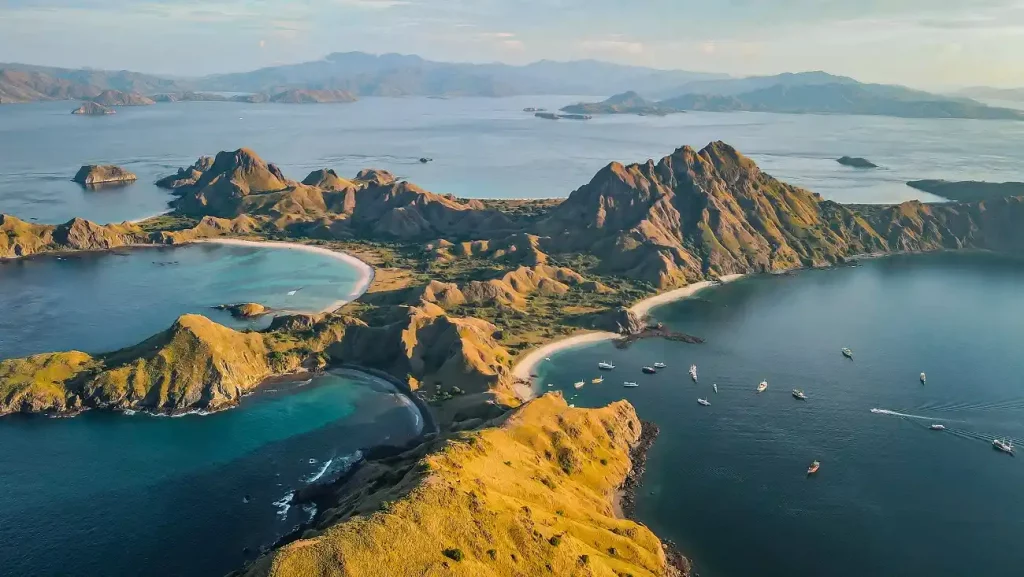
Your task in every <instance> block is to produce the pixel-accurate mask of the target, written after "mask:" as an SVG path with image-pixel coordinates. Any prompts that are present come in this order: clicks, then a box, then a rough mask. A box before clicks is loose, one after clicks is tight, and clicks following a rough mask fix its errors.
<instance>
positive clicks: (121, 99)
mask: <svg viewBox="0 0 1024 577" xmlns="http://www.w3.org/2000/svg"><path fill="white" fill-rule="evenodd" d="M92 101H93V102H95V103H96V104H100V105H103V106H149V105H150V104H155V102H154V101H153V99H151V98H148V97H146V96H143V95H141V94H139V93H137V92H121V91H120V90H104V91H103V92H100V93H99V94H98V95H97V96H95V97H93V98H92Z"/></svg>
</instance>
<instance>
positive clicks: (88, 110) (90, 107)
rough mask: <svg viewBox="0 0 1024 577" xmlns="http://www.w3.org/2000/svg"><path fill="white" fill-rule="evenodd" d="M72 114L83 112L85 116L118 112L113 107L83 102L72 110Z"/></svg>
mask: <svg viewBox="0 0 1024 577" xmlns="http://www.w3.org/2000/svg"><path fill="white" fill-rule="evenodd" d="M71 114H81V115H84V116H103V115H106V114H116V113H115V112H114V111H113V110H112V109H110V108H107V107H106V106H103V105H102V104H97V103H95V102H83V103H82V105H81V106H79V107H78V108H76V109H74V110H72V111H71Z"/></svg>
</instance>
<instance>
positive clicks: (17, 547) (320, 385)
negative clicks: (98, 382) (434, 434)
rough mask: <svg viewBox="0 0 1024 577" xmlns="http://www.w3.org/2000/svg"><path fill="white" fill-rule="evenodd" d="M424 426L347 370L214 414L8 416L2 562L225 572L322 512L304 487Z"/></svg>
mask: <svg viewBox="0 0 1024 577" xmlns="http://www.w3.org/2000/svg"><path fill="white" fill-rule="evenodd" d="M420 428H421V421H420V418H419V415H418V412H416V410H415V409H413V408H410V407H409V405H408V404H407V402H404V401H403V398H402V397H399V396H397V395H394V394H392V389H391V387H390V386H389V385H387V384H385V383H382V382H379V381H375V380H373V379H370V378H368V377H365V376H361V375H359V374H356V373H345V372H342V373H337V374H327V375H325V376H322V377H318V378H317V379H315V380H314V381H313V382H311V383H309V384H307V385H305V386H301V387H299V388H294V387H291V388H282V389H281V390H279V391H268V392H264V393H261V394H259V395H256V396H253V397H249V398H248V399H246V400H244V401H243V403H242V406H241V407H239V408H237V409H233V410H230V411H225V412H221V413H216V414H213V415H207V416H198V415H187V416H184V417H175V418H168V417H151V416H146V415H142V414H137V415H132V416H127V415H118V414H108V413H86V414H84V415H81V416H79V417H76V418H73V419H47V418H42V417H38V418H34V417H22V416H13V417H8V418H4V419H0V441H2V442H0V471H2V474H0V519H2V520H3V522H0V559H3V567H2V569H0V573H2V574H4V575H41V576H42V575H45V576H50V575H52V576H57V575H108V576H120V575H124V576H128V575H156V576H168V577H170V576H179V575H222V574H224V573H227V572H228V571H231V570H233V569H236V568H238V567H240V566H241V565H242V563H243V562H244V561H245V560H246V559H251V558H252V557H254V556H255V554H256V552H258V551H259V548H260V547H262V546H265V545H267V544H269V543H271V542H273V541H274V540H275V539H277V538H278V537H280V536H282V535H284V534H285V533H287V532H289V531H290V530H291V529H292V528H293V527H295V526H296V524H298V523H300V522H303V521H305V520H307V519H308V518H309V515H310V513H311V511H309V510H303V509H302V508H299V507H291V508H285V507H283V506H282V505H281V500H282V499H284V498H286V496H287V495H288V493H289V492H290V491H291V490H292V489H294V488H296V487H299V486H302V485H304V484H306V483H307V482H308V481H310V480H311V479H315V478H317V477H318V476H320V478H326V479H330V478H332V477H334V476H336V475H338V474H340V473H341V472H342V471H343V470H344V469H345V468H346V467H347V466H348V464H349V463H351V462H353V461H354V460H355V457H354V454H355V452H356V451H358V450H359V449H361V448H366V447H370V446H375V445H379V444H388V443H390V444H401V443H404V442H406V441H408V440H410V439H411V438H412V437H413V436H415V435H416V434H417V433H418V432H419V430H420ZM246 498H248V502H245V501H246Z"/></svg>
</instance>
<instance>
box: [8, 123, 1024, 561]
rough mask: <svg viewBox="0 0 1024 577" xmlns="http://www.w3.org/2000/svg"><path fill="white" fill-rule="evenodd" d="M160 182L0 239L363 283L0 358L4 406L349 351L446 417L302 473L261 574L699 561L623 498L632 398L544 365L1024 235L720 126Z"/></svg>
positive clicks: (123, 397)
mask: <svg viewBox="0 0 1024 577" xmlns="http://www.w3.org/2000/svg"><path fill="white" fill-rule="evenodd" d="M160 184H161V186H164V187H165V188H167V189H169V190H170V191H171V193H172V195H173V197H174V198H173V200H172V201H171V207H172V212H171V213H169V214H166V215H162V216H159V217H155V218H152V219H149V220H146V221H142V222H139V223H122V224H116V225H111V224H108V225H99V224H95V223H91V222H89V221H85V220H82V219H73V220H71V221H68V222H67V223H63V224H57V225H48V224H34V223H29V222H26V221H23V220H20V219H17V218H15V217H13V216H9V215H2V216H0V258H24V257H26V256H31V255H39V254H45V253H59V252H68V251H80V250H108V249H112V248H117V247H125V246H138V247H142V246H167V245H180V244H184V243H190V242H198V241H210V240H216V239H242V240H251V241H261V242H273V241H282V240H287V241H289V242H292V243H301V244H303V245H308V246H309V247H311V248H315V249H318V250H330V251H340V252H344V253H346V254H349V255H352V256H354V257H356V258H358V259H360V260H362V261H363V262H365V263H367V264H368V265H369V266H372V267H373V269H374V275H373V280H372V284H370V286H369V289H368V290H367V292H366V293H365V294H364V295H363V296H362V297H360V298H359V299H357V300H356V301H355V302H352V303H349V304H347V305H345V306H342V307H341V308H338V309H336V310H333V311H330V312H326V313H322V314H315V315H311V314H303V315H279V316H277V317H276V318H274V319H273V321H272V322H271V324H270V326H269V327H268V328H266V329H264V330H259V331H254V330H246V331H237V330H234V329H232V328H229V327H225V326H222V325H220V324H218V323H215V322H213V321H212V320H210V319H208V318H206V317H204V316H200V315H183V316H182V317H180V318H178V319H177V320H176V321H175V322H174V323H173V324H172V325H171V326H170V327H169V328H167V329H166V330H164V331H162V332H159V333H157V334H155V335H154V336H152V337H150V338H149V339H147V340H145V341H143V342H142V343H139V344H138V345H135V346H130V347H126V348H124V349H122V350H119V351H113V352H109V353H102V354H88V353H83V352H80V351H57V352H51V353H43V354H39V355H33V356H30V357H25V358H20V359H7V360H3V361H0V414H8V413H17V412H20V413H43V414H50V415H64V416H70V415H74V414H77V413H79V412H82V411H86V410H114V411H127V410H131V411H147V412H152V413H159V414H177V413H181V412H184V411H190V410H197V409H198V410H204V411H215V410H226V409H230V408H231V407H233V406H235V405H237V404H238V402H239V400H240V399H241V398H242V397H243V396H245V395H248V394H252V393H254V392H255V391H258V390H259V386H260V384H261V383H264V382H266V379H268V378H272V377H275V376H280V375H286V374H308V373H315V372H316V371H319V370H323V369H325V368H332V367H348V368H355V369H358V370H363V371H368V372H372V374H374V375H380V376H381V377H382V378H386V379H388V380H389V381H390V382H392V383H394V384H395V386H396V387H398V388H399V390H400V391H401V392H402V394H403V395H405V396H407V397H408V398H409V399H410V401H411V402H414V403H417V406H420V407H423V409H422V410H423V411H424V415H426V416H425V417H424V418H425V419H427V418H429V419H430V421H431V423H432V426H431V427H429V430H428V432H427V433H426V434H425V435H424V436H423V437H422V438H420V439H417V440H416V442H415V443H413V444H411V445H408V446H401V447H384V448H374V449H368V450H367V452H366V456H365V458H364V459H363V460H362V461H361V462H360V463H359V464H358V466H356V467H354V468H353V469H351V470H350V471H349V472H348V473H346V474H345V475H344V476H342V477H340V478H338V479H335V480H331V481H329V482H325V483H323V484H316V483H314V484H312V485H309V486H306V487H302V488H300V489H299V490H297V491H296V492H295V496H294V498H293V500H294V501H295V502H296V503H301V504H312V505H316V513H315V515H314V516H313V518H312V519H311V520H310V521H309V522H308V523H306V524H304V525H302V526H300V527H299V528H297V529H296V531H295V532H294V533H292V534H290V535H289V536H288V537H286V538H285V539H283V540H282V541H281V542H279V543H277V544H276V545H275V546H274V547H272V548H269V549H268V550H266V551H265V552H263V553H262V554H261V555H260V556H259V558H257V559H255V560H254V561H252V562H251V563H250V564H248V565H247V566H245V567H243V568H240V569H239V571H238V572H237V573H236V574H235V575H238V576H242V575H245V576H251V577H263V576H274V577H291V576H298V575H321V574H339V575H344V574H353V573H355V574H360V573H371V574H380V567H381V563H386V564H387V565H386V566H387V570H388V571H390V572H391V574H396V575H411V574H425V573H430V572H431V571H434V570H437V568H438V567H442V566H445V565H444V564H447V565H446V566H447V567H448V568H449V569H451V570H452V571H453V572H456V573H458V574H466V575H469V574H477V573H474V571H476V572H479V571H480V570H482V569H480V568H486V570H487V571H489V572H491V573H494V574H505V573H507V574H523V575H542V574H547V573H553V574H572V573H573V572H574V571H577V570H578V568H581V567H585V568H586V570H587V571H588V572H592V573H593V574H603V575H616V574H618V575H622V574H634V575H663V576H670V575H685V574H686V572H687V571H688V569H689V565H688V562H687V561H686V560H685V558H683V557H682V556H680V555H679V554H678V553H677V552H675V551H674V549H673V548H672V547H671V546H670V545H668V544H667V543H664V542H662V541H661V540H660V539H659V538H658V537H657V536H656V535H655V534H654V533H652V532H651V531H650V530H649V529H647V528H646V527H644V526H643V525H641V524H638V523H637V522H635V521H634V520H631V518H630V517H631V515H632V507H631V505H630V504H631V503H632V495H631V491H633V490H635V488H636V479H637V478H638V477H639V475H640V474H641V473H642V467H643V459H644V451H645V450H646V448H648V447H649V446H650V445H651V443H652V442H653V440H654V437H655V435H656V433H657V430H656V428H654V427H653V425H650V424H647V423H643V422H641V421H639V420H638V418H637V416H636V413H635V411H634V410H633V408H632V407H631V406H630V405H629V404H628V403H626V402H618V403H613V404H611V405H609V406H607V407H604V408H596V409H582V408H579V409H577V408H573V407H571V406H569V405H568V404H567V403H566V401H565V399H563V398H562V397H561V395H559V394H547V395H543V396H539V397H538V396H537V395H536V393H535V388H534V383H532V382H531V379H530V374H531V373H532V369H533V367H534V366H535V363H536V362H537V361H538V360H542V359H543V358H544V356H545V355H549V354H551V353H552V352H553V351H555V350H558V348H560V347H565V346H571V345H573V344H574V343H581V342H594V341H598V340H605V339H624V340H625V342H624V346H626V345H628V344H629V342H632V340H635V339H637V338H671V339H676V340H681V341H684V342H688V343H694V344H693V346H701V345H700V344H699V343H700V342H701V339H700V338H699V337H692V336H689V335H684V334H681V333H672V332H670V331H667V330H665V329H664V327H660V326H659V325H658V324H657V323H656V322H653V323H649V322H644V320H643V317H644V316H645V315H646V312H647V311H648V310H649V308H650V307H651V306H653V305H654V304H660V303H663V302H667V301H668V300H671V299H675V298H684V297H686V296H688V295H692V294H693V292H694V291H696V290H699V289H701V288H703V287H706V286H710V285H711V284H712V283H715V282H726V281H728V280H731V279H733V278H736V276H737V275H744V274H757V273H765V272H782V271H789V270H795V269H800V268H807V267H831V266H836V265H842V264H844V263H848V262H849V261H850V260H851V259H855V258H857V257H858V256H859V255H865V254H891V253H897V252H899V253H903V252H927V251H944V250H957V249H971V250H991V251H1002V252H1020V250H1021V246H1020V244H1019V243H1018V242H1017V240H1016V239H1017V238H1018V235H1016V234H1015V231H1016V223H1018V222H1020V221H1021V220H1022V219H1024V198H1021V197H1005V198H998V199H986V200H984V201H978V202H974V203H960V204H955V205H953V204H949V205H947V204H932V205H928V204H923V203H920V202H916V201H911V202H906V203H903V204H900V205H897V206H883V205H843V204H839V203H836V202H833V201H829V200H825V199H823V198H821V197H820V196H819V195H817V194H815V193H813V192H810V191H807V190H804V189H802V188H799V187H796V186H792V185H790V184H787V183H785V182H782V181H780V180H778V179H776V178H774V177H772V176H771V175H769V174H767V173H765V172H763V171H762V170H761V169H760V168H759V167H758V166H757V165H756V164H755V163H754V162H753V161H752V160H751V159H749V158H747V157H746V156H744V155H743V154H741V153H740V152H739V151H737V150H736V149H734V148H733V147H731V146H729V145H728V144H726V143H723V142H712V143H710V144H708V145H707V146H705V147H704V148H702V149H699V150H697V149H694V148H692V147H689V146H683V147H681V148H678V149H677V150H675V151H672V152H670V153H669V154H668V155H666V156H665V157H663V158H661V159H660V160H657V161H654V160H651V161H648V162H644V163H638V164H628V165H626V164H621V163H618V162H612V163H610V164H608V165H607V166H605V167H604V168H602V169H600V170H599V171H598V172H597V173H596V174H595V175H594V176H593V178H592V179H591V180H590V182H589V183H586V184H583V185H582V186H580V187H579V188H577V189H576V190H575V191H573V192H572V193H571V194H570V195H569V196H568V197H567V198H565V199H554V200H480V199H472V200H467V199H459V198H455V197H453V196H450V195H441V194H436V193H433V192H430V191H428V190H425V189H423V188H420V187H418V186H416V185H415V184H413V183H411V182H408V181H405V180H401V179H398V178H396V177H395V176H394V175H393V174H391V173H389V172H387V171H384V170H375V169H366V170H363V171H360V172H359V173H358V174H356V175H355V176H354V177H352V178H342V177H340V176H339V175H338V174H337V173H336V172H335V171H333V170H331V169H328V168H324V169H319V170H316V171H313V172H311V173H310V174H309V175H307V176H306V177H305V178H304V179H303V180H302V181H297V180H292V179H290V178H289V177H288V176H286V175H285V174H284V173H283V172H282V171H281V170H280V169H279V168H278V167H277V166H275V165H274V164H272V163H268V162H266V161H265V160H263V159H262V158H260V156H259V155H257V154H256V152H255V151H253V150H250V149H246V148H240V149H238V150H234V151H222V152H219V153H217V154H216V155H214V156H212V157H201V158H199V159H198V160H197V161H196V162H195V164H193V165H191V166H189V167H183V168H181V169H180V170H178V171H177V172H176V173H175V174H172V175H169V176H168V177H167V178H164V179H161V181H160ZM620 491H622V492H624V494H623V495H622V497H621V499H620V498H618V497H617V496H616V495H617V494H619V492H620ZM510 495H514V498H510V497H509V496H510ZM342 564H344V566H343V565H342ZM374 567H376V568H377V569H376V570H375V569H373V568H374ZM374 571H376V573H374Z"/></svg>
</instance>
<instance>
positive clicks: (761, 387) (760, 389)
mask: <svg viewBox="0 0 1024 577" xmlns="http://www.w3.org/2000/svg"><path fill="white" fill-rule="evenodd" d="M767 390H768V381H761V384H759V385H757V392H759V393H763V392H765V391H767Z"/></svg>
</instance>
